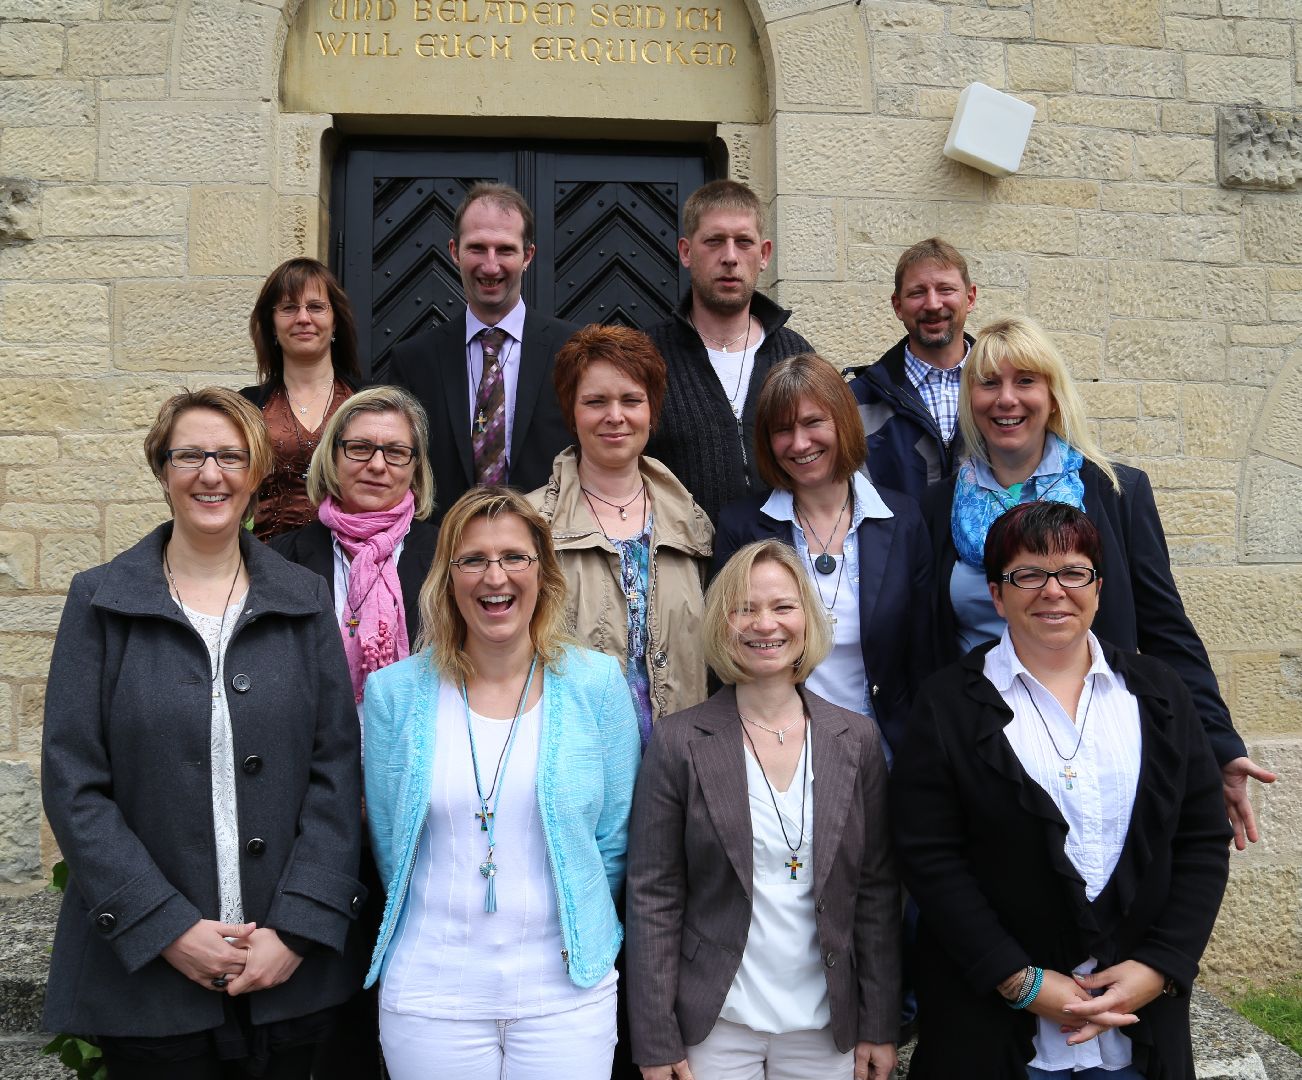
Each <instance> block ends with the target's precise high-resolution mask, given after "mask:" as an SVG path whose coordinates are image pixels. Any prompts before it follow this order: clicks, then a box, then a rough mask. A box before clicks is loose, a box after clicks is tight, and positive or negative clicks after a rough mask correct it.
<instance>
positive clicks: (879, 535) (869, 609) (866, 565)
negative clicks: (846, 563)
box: [858, 517, 907, 667]
mask: <svg viewBox="0 0 1302 1080" xmlns="http://www.w3.org/2000/svg"><path fill="white" fill-rule="evenodd" d="M897 520H898V519H896V518H893V517H889V518H864V519H863V521H861V522H860V523H859V529H858V533H859V536H858V540H859V630H860V636H861V638H862V639H863V641H864V642H865V643H866V642H867V640H868V634H867V633H866V631H865V628H866V627H870V626H872V625H873V609H874V608H875V607H876V606H877V597H878V596H880V595H881V591H882V583H883V582H884V581H885V579H886V567H887V565H888V564H889V563H890V561H891V544H892V543H894V541H895V522H896V521H897ZM905 584H906V586H907V582H906V583H905ZM867 660H868V658H867V657H866V656H865V657H864V662H865V667H866V666H867Z"/></svg>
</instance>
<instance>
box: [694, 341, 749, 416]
mask: <svg viewBox="0 0 1302 1080" xmlns="http://www.w3.org/2000/svg"><path fill="white" fill-rule="evenodd" d="M763 344H764V331H763V330H761V331H760V332H759V337H758V338H756V339H755V340H753V341H751V342H750V343H749V344H748V345H747V346H746V348H745V351H744V352H720V351H719V350H718V349H711V348H710V347H709V346H706V349H705V352H706V354H707V355H708V356H709V358H710V367H712V368H714V374H715V375H717V376H718V378H719V382H720V383H721V384H722V385H723V393H724V396H725V397H726V398H727V399H728V404H729V405H731V406H732V415H733V416H735V417H736V418H737V419H738V420H740V419H741V414H742V410H743V409H745V408H746V391H747V390H748V389H749V388H750V377H751V374H752V373H753V372H754V370H755V354H756V353H757V352H759V347H760V346H761V345H763Z"/></svg>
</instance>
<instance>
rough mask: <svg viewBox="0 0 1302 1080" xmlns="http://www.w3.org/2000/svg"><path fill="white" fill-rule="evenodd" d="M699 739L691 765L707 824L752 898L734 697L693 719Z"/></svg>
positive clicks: (722, 694) (729, 694)
mask: <svg viewBox="0 0 1302 1080" xmlns="http://www.w3.org/2000/svg"><path fill="white" fill-rule="evenodd" d="M696 724H697V727H698V729H699V731H700V734H699V735H698V736H697V737H696V738H694V739H692V740H691V742H690V744H689V745H690V747H691V754H692V763H693V765H694V766H695V768H696V779H697V782H698V783H699V784H700V785H701V795H702V797H703V799H704V801H705V805H706V808H707V809H708V811H709V815H710V821H711V822H713V823H714V831H715V832H716V833H717V834H718V836H719V842H720V843H721V844H722V845H723V850H724V851H725V852H726V853H727V855H728V861H729V862H730V863H732V868H733V870H734V871H735V872H736V874H737V878H738V880H739V881H740V882H741V885H742V888H743V889H745V890H746V896H747V897H748V898H752V897H753V893H754V877H755V858H754V854H755V853H754V836H753V834H752V832H751V824H750V802H749V796H748V794H747V791H746V758H745V751H744V750H743V749H742V745H741V726H740V725H741V722H740V721H739V720H738V719H737V692H736V691H735V690H734V689H733V688H732V687H730V686H726V687H724V688H723V689H722V690H720V691H719V692H718V693H717V694H715V695H714V696H713V697H712V698H710V699H709V700H708V701H706V702H705V703H704V704H703V705H702V706H701V708H700V711H699V712H698V714H697V717H696Z"/></svg>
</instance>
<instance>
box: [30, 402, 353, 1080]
mask: <svg viewBox="0 0 1302 1080" xmlns="http://www.w3.org/2000/svg"><path fill="white" fill-rule="evenodd" d="M145 452H146V456H147V458H148V462H149V466H150V468H151V469H152V470H153V472H154V475H155V476H156V477H157V478H158V480H159V483H160V484H161V485H162V487H163V494H164V497H165V498H166V500H167V502H168V504H169V505H170V506H171V508H172V520H171V521H170V522H167V523H165V524H163V525H161V526H159V528H157V529H156V530H154V531H153V532H152V533H150V534H149V535H148V536H146V537H145V538H144V539H143V540H141V541H140V542H139V543H138V544H136V545H135V546H134V547H132V548H130V549H129V550H127V551H125V552H123V553H122V554H121V555H119V556H118V557H117V558H116V559H114V560H113V561H112V562H110V563H108V564H106V565H104V566H99V567H96V568H95V569H93V570H89V571H86V572H85V573H82V574H78V575H77V576H76V577H75V578H74V579H73V582H72V585H71V587H70V589H69V592H68V600H67V604H66V605H65V607H64V611H63V620H62V622H61V624H60V627H59V633H58V637H57V639H56V640H55V644H54V654H53V658H52V660H51V663H50V679H49V686H48V691H47V695H46V709H45V737H44V739H45V741H44V752H43V758H42V784H43V793H44V799H45V812H46V814H47V816H48V817H49V820H50V825H51V828H52V829H53V830H54V835H55V838H56V839H57V840H58V842H59V847H60V849H61V850H62V852H63V855H64V858H65V859H66V860H67V864H68V870H69V873H68V885H67V891H66V893H65V895H64V901H63V909H62V911H61V912H60V915H59V925H58V930H57V933H56V936H55V942H54V956H53V960H52V962H51V966H50V978H49V986H48V990H47V993H46V1002H45V1017H44V1023H45V1026H46V1027H48V1028H50V1029H53V1030H60V1031H68V1032H74V1033H77V1034H80V1035H87V1036H90V1037H93V1038H94V1039H95V1041H97V1042H98V1043H99V1044H100V1045H101V1047H102V1048H103V1051H104V1058H105V1062H106V1064H107V1066H108V1073H109V1077H110V1080H123V1078H129V1080H153V1078H162V1077H167V1078H168V1080H191V1078H203V1080H209V1078H211V1080H217V1078H222V1080H227V1078H234V1077H245V1076H259V1077H272V1078H278V1080H279V1078H284V1080H306V1078H307V1076H308V1074H309V1071H310V1067H311V1055H312V1044H313V1043H314V1042H315V1041H316V1040H317V1039H318V1038H319V1037H320V1036H321V1034H322V1033H323V1031H325V1030H326V1029H327V1028H328V1026H329V1023H330V1012H331V1008H332V1006H334V1005H336V1004H338V1003H339V1002H341V1001H343V1000H344V999H345V998H347V996H348V995H349V993H350V991H351V990H352V989H353V988H354V987H355V986H356V985H357V981H358V979H359V974H360V973H359V972H358V971H357V970H356V968H355V966H351V965H350V964H349V962H348V961H346V960H345V958H344V950H345V943H346V940H347V938H348V936H349V929H350V927H351V925H352V923H353V920H354V918H355V916H356V913H357V911H358V910H359V909H360V907H361V903H362V900H363V899H364V890H363V889H362V887H361V886H360V885H359V884H358V882H357V864H358V851H359V841H360V836H361V814H360V802H361V797H360V776H359V761H358V728H357V718H356V714H355V711H354V706H353V694H352V688H351V686H350V683H349V676H348V669H347V666H346V665H345V662H344V656H343V650H342V646H341V644H340V639H339V632H338V630H337V629H336V628H335V625H334V609H333V605H332V604H331V601H330V596H329V591H328V589H327V588H326V584H325V582H324V581H322V580H321V579H320V578H319V577H317V576H316V575H315V574H313V573H311V572H310V571H308V570H305V569H303V568H301V567H298V566H293V565H291V564H289V563H287V562H286V561H285V560H284V559H282V558H281V557H280V556H279V555H277V554H276V553H275V552H273V551H271V550H269V549H268V548H266V547H264V546H263V545H262V544H260V543H258V542H257V541H256V540H253V539H252V537H251V536H250V535H249V534H248V533H247V532H245V531H244V529H243V528H242V524H241V523H242V522H243V521H244V519H245V517H246V516H247V515H248V512H249V509H250V505H249V504H250V501H251V498H252V496H253V494H254V492H256V491H257V488H258V484H259V483H260V482H261V480H262V478H263V476H265V474H266V471H267V469H268V468H269V467H270V463H271V449H270V446H269V444H268V442H267V437H266V433H265V430H264V428H263V425H262V419H261V417H260V416H259V415H258V412H257V410H256V409H255V408H254V407H253V406H252V405H250V404H249V403H248V402H247V401H245V400H244V399H243V398H241V397H240V396H239V395H238V394H235V393H234V392H232V391H229V390H223V389H216V388H209V389H205V390H199V391H195V392H185V393H181V394H178V395H176V396H175V397H173V398H171V399H169V400H168V401H167V402H166V403H165V404H164V405H163V407H162V409H161V411H160V412H159V414H158V419H157V420H156V421H155V423H154V426H153V428H152V429H151V430H150V432H149V434H148V436H147V437H146V439H145Z"/></svg>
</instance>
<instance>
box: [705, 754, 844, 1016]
mask: <svg viewBox="0 0 1302 1080" xmlns="http://www.w3.org/2000/svg"><path fill="white" fill-rule="evenodd" d="M805 738H806V739H807V740H808V742H807V745H806V753H807V754H809V755H810V756H809V757H808V758H806V757H805V755H804V754H802V755H801V764H800V765H798V766H797V767H796V775H795V776H794V777H793V778H792V781H791V784H790V785H789V786H788V787H787V790H786V791H778V790H777V788H774V789H773V795H772V797H770V795H769V788H768V786H767V784H766V783H765V780H764V772H763V770H762V769H761V768H760V765H759V762H758V761H756V760H755V757H754V755H753V754H752V753H751V751H750V748H749V747H747V748H746V753H745V756H746V790H747V794H748V796H749V801H750V822H751V834H752V837H753V840H752V843H753V845H754V863H755V866H754V884H753V885H752V887H751V888H752V893H753V896H754V903H753V904H752V905H751V914H750V932H749V936H748V937H747V938H746V949H745V951H744V952H743V953H742V957H741V967H739V968H738V969H737V976H736V978H734V979H733V981H732V987H731V988H730V989H729V990H728V996H727V997H726V998H725V999H724V1002H723V1010H722V1011H721V1012H720V1013H719V1017H720V1018H721V1019H723V1020H730V1021H732V1022H733V1023H734V1024H745V1025H746V1026H747V1027H749V1028H751V1029H752V1030H754V1031H762V1032H767V1033H769V1034H773V1035H781V1034H784V1033H785V1032H788V1031H811V1030H818V1029H821V1028H825V1027H827V1025H828V1024H830V1023H831V1022H832V1010H831V1007H830V1006H829V1005H828V1001H827V977H826V975H825V974H824V971H823V962H822V958H821V957H820V955H819V950H818V926H817V924H816V923H815V921H814V819H815V813H814V805H815V804H814V763H813V756H812V755H813V752H814V744H813V732H812V731H807V732H806V734H805ZM806 762H807V763H808V771H807V772H805V771H804V770H805V763H806ZM802 774H803V782H802ZM774 799H776V800H777V806H778V811H777V813H775V812H774V809H773V802H774ZM802 800H803V803H804V817H805V830H804V831H805V837H804V841H803V842H802V843H801V844H800V847H799V850H798V851H797V852H796V853H795V855H794V860H795V863H796V865H795V866H794V867H793V866H792V865H791V864H792V859H793V856H792V853H791V848H790V847H788V845H787V840H786V839H785V838H784V837H783V835H782V828H781V826H780V825H779V824H778V813H781V815H782V822H783V824H785V825H786V830H787V831H786V836H787V837H789V838H790V839H791V841H792V842H795V841H796V840H797V838H798V837H799V836H800V818H801V804H802Z"/></svg>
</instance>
